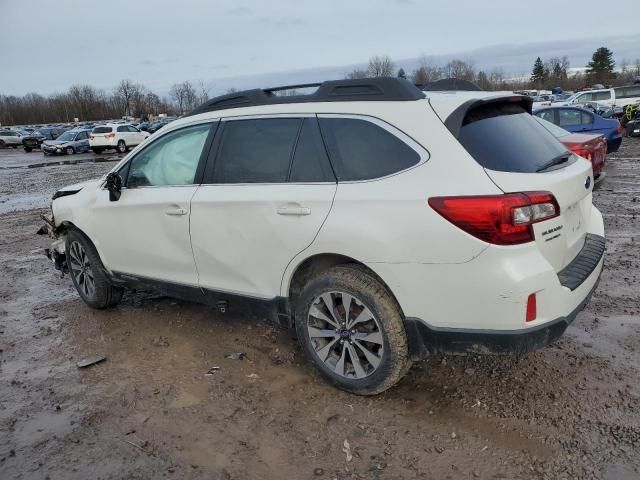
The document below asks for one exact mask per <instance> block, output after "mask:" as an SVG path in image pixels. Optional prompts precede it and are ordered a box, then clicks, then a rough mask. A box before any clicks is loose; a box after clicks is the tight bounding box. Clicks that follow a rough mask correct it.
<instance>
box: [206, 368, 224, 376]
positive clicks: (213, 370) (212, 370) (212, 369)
mask: <svg viewBox="0 0 640 480" xmlns="http://www.w3.org/2000/svg"><path fill="white" fill-rule="evenodd" d="M218 370H220V367H211V368H210V369H209V370H207V373H205V375H207V376H211V375H213V374H214V373H216V372H217V371H218Z"/></svg>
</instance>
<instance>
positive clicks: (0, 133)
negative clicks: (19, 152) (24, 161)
mask: <svg viewBox="0 0 640 480" xmlns="http://www.w3.org/2000/svg"><path fill="white" fill-rule="evenodd" d="M20 145H22V134H21V133H20V132H18V131H16V130H0V148H4V147H13V148H18V146H20Z"/></svg>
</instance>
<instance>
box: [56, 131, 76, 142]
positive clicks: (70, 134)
mask: <svg viewBox="0 0 640 480" xmlns="http://www.w3.org/2000/svg"><path fill="white" fill-rule="evenodd" d="M74 138H76V134H75V132H64V133H63V134H62V135H60V136H59V137H58V138H57V139H58V140H62V141H63V142H70V141H71V140H73V139H74Z"/></svg>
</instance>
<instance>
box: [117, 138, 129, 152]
mask: <svg viewBox="0 0 640 480" xmlns="http://www.w3.org/2000/svg"><path fill="white" fill-rule="evenodd" d="M116 150H117V151H118V153H125V152H126V151H127V145H126V144H125V143H124V140H120V141H119V142H118V146H117V147H116Z"/></svg>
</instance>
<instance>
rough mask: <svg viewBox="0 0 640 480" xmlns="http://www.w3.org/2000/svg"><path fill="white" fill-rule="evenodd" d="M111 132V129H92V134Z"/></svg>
mask: <svg viewBox="0 0 640 480" xmlns="http://www.w3.org/2000/svg"><path fill="white" fill-rule="evenodd" d="M112 130H113V128H111V127H96V128H94V129H93V133H111V131H112Z"/></svg>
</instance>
